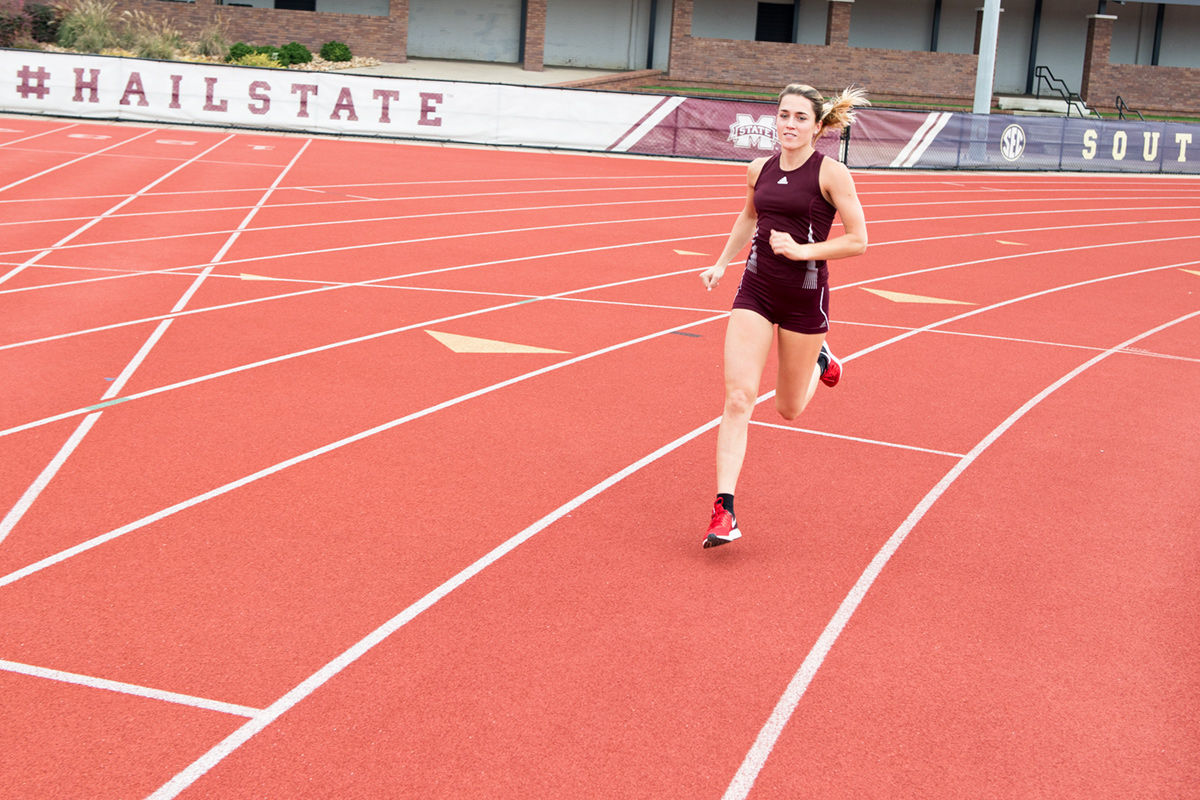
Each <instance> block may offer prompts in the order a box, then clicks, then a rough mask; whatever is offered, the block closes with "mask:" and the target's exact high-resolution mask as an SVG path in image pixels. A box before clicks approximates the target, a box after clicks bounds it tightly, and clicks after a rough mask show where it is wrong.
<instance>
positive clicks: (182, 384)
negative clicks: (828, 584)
mask: <svg viewBox="0 0 1200 800" xmlns="http://www.w3.org/2000/svg"><path fill="white" fill-rule="evenodd" d="M720 235H724V234H720ZM1122 244H1139V243H1136V242H1125V243H1122ZM1051 252H1056V251H1051ZM1002 258H1008V257H1002ZM992 260H997V259H985V261H992ZM974 263H978V262H965V264H974ZM1192 264H1200V261H1189V262H1183V263H1182V264H1170V265H1167V266H1162V267H1150V268H1147V269H1145V270H1137V271H1134V272H1126V273H1121V274H1118V275H1109V276H1103V277H1100V278H1092V279H1089V280H1086V281H1081V282H1078V283H1073V284H1068V285H1066V286H1061V287H1053V288H1051V289H1046V290H1043V291H1040V292H1035V293H1033V294H1029V295H1023V296H1021V297H1017V298H1013V299H1011V300H1004V301H1001V302H999V303H996V304H993V305H989V306H984V307H982V308H978V309H974V310H972V311H968V312H965V313H963V314H960V315H958V316H955V317H950V318H948V319H945V320H941V321H938V322H934V323H931V324H930V325H926V326H923V327H921V328H900V329H899V330H902V331H903V333H901V334H900V335H899V336H896V337H893V338H891V339H888V340H885V341H884V342H881V343H879V344H877V345H875V346H874V348H873V349H878V348H881V347H885V346H887V345H889V344H892V343H895V342H898V341H901V340H903V339H906V338H908V337H910V336H914V335H916V334H918V333H925V332H929V331H934V330H935V329H936V328H937V327H938V326H940V325H944V324H948V323H950V322H955V321H958V320H961V319H965V318H967V317H970V316H974V315H976V314H982V313H984V312H985V311H990V310H992V309H996V308H1000V307H1003V306H1005V305H1009V304H1011V303H1017V302H1021V301H1023V300H1028V299H1031V298H1034V297H1040V296H1042V295H1045V294H1051V293H1054V292H1058V291H1063V290H1066V289H1074V288H1078V287H1080V286H1086V285H1089V284H1093V283H1101V282H1104V281H1108V280H1115V279H1117V278H1124V277H1130V276H1133V275H1140V274H1143V273H1146V272H1158V271H1163V270H1168V269H1176V268H1179V267H1184V266H1190V265H1192ZM949 266H951V267H952V266H962V265H949ZM946 268H949V267H931V268H929V269H928V270H922V271H936V270H940V269H946ZM692 271H693V270H691V269H688V270H680V271H676V272H671V273H666V274H664V275H653V276H649V277H643V278H635V279H632V280H628V281H619V282H616V283H611V284H604V285H602V286H592V287H587V288H584V289H575V290H572V291H568V292H562V293H559V294H556V295H548V296H546V297H544V298H535V299H533V300H521V301H517V302H515V303H507V304H503V305H499V306H492V307H489V308H485V309H479V310H477V311H470V312H465V313H463V314H456V315H452V316H449V317H442V318H439V319H436V320H426V321H423V322H420V323H415V324H413V325H407V326H403V327H400V328H394V329H391V330H387V331H380V332H378V333H374V334H367V335H365V336H360V337H355V338H353V339H346V340H343V341H341V342H334V343H331V344H328V345H322V346H320V347H314V348H309V349H307V350H301V351H297V352H295V353H290V354H286V355H283V356H277V357H275V358H270V359H265V360H263V361H258V362H254V363H251V364H245V365H242V366H240V367H232V368H230V369H227V370H221V371H218V372H214V373H209V374H208V375H203V376H199V377H197V378H192V379H189V380H185V381H180V382H178V383H174V384H170V385H168V386H162V387H158V388H156V389H151V390H147V391H145V392H141V393H138V394H135V395H130V396H129V397H125V398H120V399H117V400H112V401H110V402H107V403H104V404H101V405H92V406H86V407H84V408H78V409H73V410H71V411H65V412H62V413H60V414H56V415H52V416H49V417H43V418H41V419H38V420H33V421H31V422H27V423H23V424H21V425H16V426H12V427H9V428H6V429H3V430H0V437H3V436H8V435H11V434H14V433H19V432H21V431H24V430H29V429H31V428H35V427H39V426H42V425H47V424H50V423H52V422H57V421H59V420H62V419H66V418H69V417H74V416H79V415H81V414H85V413H88V412H91V411H97V410H100V409H101V408H104V407H106V406H108V405H114V404H116V403H123V402H126V401H128V400H135V399H140V398H142V397H149V396H151V395H154V394H160V393H162V392H166V391H172V390H175V389H180V388H183V387H186V386H191V385H194V384H196V383H201V382H203V381H208V380H213V379H215V378H220V377H224V376H226V375H231V374H234V373H237V372H242V371H245V370H248V369H254V368H257V367H261V366H266V365H268V364H275V363H279V362H281V361H285V360H289V359H292V358H298V357H301V356H305V355H311V354H314V353H319V352H322V351H324V350H329V349H333V348H336V347H344V346H347V345H351V344H357V343H360V342H365V341H369V340H371V339H376V338H379V337H382V336H388V335H391V334H394V333H400V332H404V331H408V330H412V329H413V328H415V327H420V326H426V325H434V324H438V323H441V322H448V321H451V320H455V319H460V318H464V317H468V316H473V315H475V314H485V313H490V312H492V311H499V310H503V309H507V308H512V307H513V306H515V305H521V304H523V303H527V302H531V301H536V300H553V299H562V298H566V297H568V296H569V295H572V294H580V293H585V292H593V291H599V290H600V289H606V288H612V287H615V286H621V285H626V284H629V283H637V282H640V281H645V280H654V279H657V278H660V277H670V276H675V275H681V274H686V273H688V272H692ZM907 274H914V273H907ZM891 277H895V276H885V277H882V278H873V279H870V280H867V281H862V282H860V283H857V284H848V285H847V286H838V287H835V288H834V291H836V290H838V289H843V288H850V287H852V286H859V285H862V284H865V283H872V282H875V281H880V280H887V279H889V278H891ZM349 285H356V284H349ZM325 288H339V287H325ZM312 291H323V289H315V290H307V291H306V292H298V293H296V294H306V293H308V292H312ZM282 296H285V295H276V296H275V297H282ZM270 299H273V298H261V299H259V300H257V301H244V302H262V301H265V300H270ZM232 305H239V304H232ZM214 308H219V307H214ZM207 310H212V309H196V310H195V311H192V312H184V313H200V312H204V311H207ZM153 319H156V318H151V320H153ZM145 321H147V320H138V321H137V322H145ZM126 324H135V323H120V324H117V325H113V326H110V327H122V326H124V325H126ZM87 332H90V331H83V332H78V333H76V334H64V335H63V336H70V335H78V334H79V333H87ZM939 332H941V331H939ZM52 338H60V337H52ZM38 341H48V339H43V340H35V341H33V342H25V343H20V344H33V343H37V342H38ZM20 344H14V345H4V346H0V350H5V349H8V348H11V347H17V346H20ZM864 352H870V349H868V351H864ZM856 355H859V354H856ZM856 355H852V356H847V357H846V358H844V359H843V360H844V361H849V360H852V359H853V358H855V357H856Z"/></svg>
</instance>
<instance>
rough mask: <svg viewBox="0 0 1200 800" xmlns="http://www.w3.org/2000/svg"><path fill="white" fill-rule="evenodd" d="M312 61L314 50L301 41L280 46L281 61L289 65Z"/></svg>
mask: <svg viewBox="0 0 1200 800" xmlns="http://www.w3.org/2000/svg"><path fill="white" fill-rule="evenodd" d="M310 61H312V51H310V50H309V49H308V48H307V47H305V46H304V45H302V44H300V43H299V42H289V43H288V44H285V45H284V46H283V47H281V48H279V63H280V65H281V66H284V67H288V66H291V65H292V64H307V63H309V62H310Z"/></svg>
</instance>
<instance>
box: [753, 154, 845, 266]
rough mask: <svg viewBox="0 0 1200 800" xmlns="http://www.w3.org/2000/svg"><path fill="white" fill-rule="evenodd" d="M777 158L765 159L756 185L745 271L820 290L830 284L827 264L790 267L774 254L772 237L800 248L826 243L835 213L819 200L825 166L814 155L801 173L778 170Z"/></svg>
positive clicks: (819, 156)
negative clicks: (781, 235)
mask: <svg viewBox="0 0 1200 800" xmlns="http://www.w3.org/2000/svg"><path fill="white" fill-rule="evenodd" d="M779 156H780V154H779V153H776V154H775V155H773V156H771V157H770V158H768V159H767V163H765V164H763V168H762V172H760V173H759V175H758V182H757V183H755V184H754V208H755V210H756V211H757V212H758V227H757V229H756V230H755V232H754V243H753V244H752V245H751V247H750V256H749V258H747V259H746V269H748V270H750V271H751V272H755V273H758V274H759V275H763V276H764V277H769V278H774V279H775V280H778V281H781V282H784V283H789V284H801V286H802V288H804V289H816V288H817V287H818V286H823V285H825V283H826V281H827V280H828V279H829V269H828V267H826V266H825V262H824V261H791V260H790V259H787V258H785V257H783V256H777V255H775V253H773V252H772V251H771V231H772V230H777V231H784V232H786V233H790V234H791V235H792V238H793V239H795V240H796V241H797V242H823V241H825V239H826V238H828V236H829V228H830V227H831V226H832V225H833V218H834V215H836V214H837V209H836V208H834V207H833V205H832V204H830V202H829V201H828V200H826V199H825V196H824V195H822V194H821V162H822V161H823V160H824V159H825V156H823V155H822V154H821V153H819V152H818V151H816V150H814V151H813V154H812V155H811V156H809V158H808V160H807V161H805V162H804V163H803V164H802V165H800V166H799V167H798V168H796V169H794V170H792V171H791V172H785V171H783V170H782V169H780V168H779Z"/></svg>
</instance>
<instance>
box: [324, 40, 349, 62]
mask: <svg viewBox="0 0 1200 800" xmlns="http://www.w3.org/2000/svg"><path fill="white" fill-rule="evenodd" d="M321 58H323V59H325V60H326V61H349V60H350V59H351V58H353V56H351V55H350V47H349V46H348V45H346V44H345V43H344V42H326V43H325V44H323V45H321Z"/></svg>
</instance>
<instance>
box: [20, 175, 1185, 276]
mask: <svg viewBox="0 0 1200 800" xmlns="http://www.w3.org/2000/svg"><path fill="white" fill-rule="evenodd" d="M209 163H212V162H211V161H210V162H209ZM738 199H744V196H743V197H742V198H739V197H738V196H736V195H709V196H705V197H697V196H695V195H692V194H688V195H682V196H677V197H666V198H655V199H652V200H608V201H605V202H602V203H570V204H564V205H548V206H518V207H512V208H509V207H498V208H485V209H480V210H478V211H472V212H471V213H472V214H499V213H505V212H509V211H549V210H557V209H560V208H606V207H610V206H628V205H646V204H650V203H691V202H708V201H717V200H720V201H727V200H728V201H735V200H738ZM1159 199H1162V198H1159ZM1072 201H1073V202H1075V201H1076V199H1075V198H1072ZM1059 202H1065V201H1059ZM298 205H307V204H295V203H291V204H289V205H288V206H287V207H288V208H296V207H298ZM908 205H909V204H907V203H905V204H903V206H904V207H906V208H907V207H908ZM890 207H891V206H886V205H868V204H866V203H864V204H863V208H865V209H868V210H872V209H879V208H890ZM247 208H249V206H213V207H211V208H180V209H164V210H162V211H133V212H130V213H128V214H115V215H113V217H112V218H113V219H136V218H139V217H157V218H160V219H161V218H165V217H169V216H172V215H183V214H207V213H218V212H220V213H224V212H227V211H244V210H246V209H247ZM1195 210H1196V204H1195V203H1194V202H1193V203H1189V204H1187V205H1180V206H1100V207H1097V206H1091V207H1088V208H1047V209H1042V210H1039V211H1038V215H1039V216H1043V217H1045V216H1049V215H1051V214H1091V215H1094V214H1097V213H1103V214H1116V213H1124V212H1127V211H1195ZM453 214H462V211H444V212H438V213H436V214H406V215H400V216H390V217H368V218H357V217H356V218H353V219H347V220H333V221H329V222H314V223H312V224H314V225H347V224H353V223H355V222H379V221H385V220H404V219H419V218H424V217H436V216H451V215H453ZM1028 216H1029V214H1028V212H1022V211H1021V210H1019V209H1015V208H1014V209H1012V210H1009V211H990V212H987V213H983V214H941V215H938V216H936V217H907V218H895V219H872V220H871V224H872V225H892V224H911V223H915V222H943V221H945V220H963V219H987V218H990V217H1028ZM85 219H89V218H88V217H43V218H40V219H29V220H16V221H13V222H0V228H2V227H5V226H7V225H31V224H33V225H40V224H49V223H54V224H59V223H64V222H78V221H80V220H85ZM1168 221H1171V220H1170V218H1166V217H1164V218H1160V219H1154V220H1148V222H1168ZM1125 224H1137V223H1136V222H1132V223H1125ZM260 230H271V229H270V228H261V229H260ZM1052 230H1058V228H1054V229H1052ZM978 235H980V236H986V235H988V234H987V233H980V234H978ZM938 238H940V237H938ZM874 243H875V242H874V240H872V244H874ZM889 243H894V242H883V244H889ZM10 252H16V251H10ZM0 255H4V253H0Z"/></svg>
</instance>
